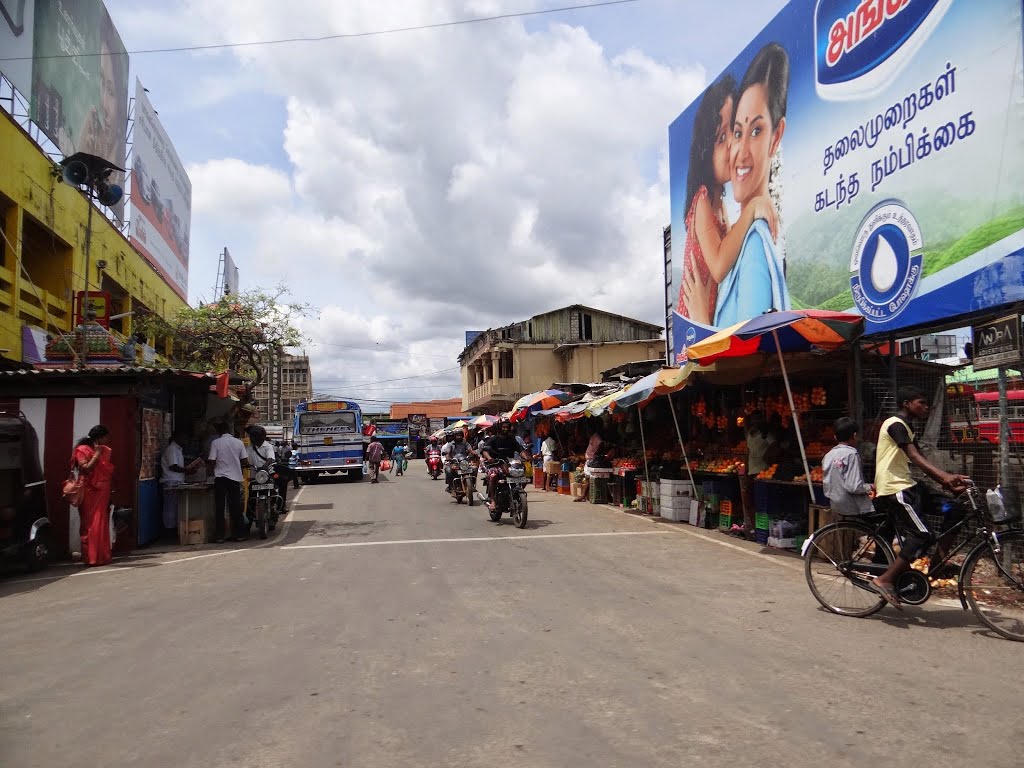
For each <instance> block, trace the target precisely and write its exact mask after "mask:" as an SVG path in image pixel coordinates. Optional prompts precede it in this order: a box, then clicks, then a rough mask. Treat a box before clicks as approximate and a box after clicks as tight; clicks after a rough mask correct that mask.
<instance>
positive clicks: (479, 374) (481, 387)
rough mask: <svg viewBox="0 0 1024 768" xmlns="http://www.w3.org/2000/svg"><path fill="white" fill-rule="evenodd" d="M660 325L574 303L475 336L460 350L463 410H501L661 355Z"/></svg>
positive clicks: (588, 381)
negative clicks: (526, 398)
mask: <svg viewBox="0 0 1024 768" xmlns="http://www.w3.org/2000/svg"><path fill="white" fill-rule="evenodd" d="M661 331H662V328H661V326H658V325H653V324H651V323H645V322H643V321H642V320H634V319H632V318H629V317H623V316H622V315H616V314H613V313H611V312H604V311H602V310H599V309H593V308H591V307H585V306H583V305H582V304H573V305H572V306H569V307H563V308H562V309H555V310H552V311H550V312H544V313H542V314H539V315H534V316H533V317H531V318H530V319H529V320H523V321H522V322H518V323H512V324H511V325H507V326H505V327H504V328H498V329H492V330H487V331H484V332H483V333H481V334H480V335H479V336H477V337H476V338H474V339H473V340H472V341H471V342H470V343H469V344H468V345H467V346H466V348H465V349H463V350H462V354H460V355H459V365H460V367H461V368H462V409H463V410H464V411H469V412H473V413H492V414H494V413H501V412H504V411H507V410H509V408H511V406H512V404H513V403H514V402H515V401H516V400H517V399H518V398H520V397H522V396H523V395H526V394H529V393H530V392H537V391H539V390H542V389H547V388H549V387H550V386H551V384H552V383H553V382H556V381H557V382H565V383H568V384H587V383H591V382H596V381H600V380H601V372H602V371H606V370H609V369H610V368H615V367H616V366H619V365H622V364H623V363H628V362H632V361H635V360H657V359H664V357H665V341H664V339H662V338H661Z"/></svg>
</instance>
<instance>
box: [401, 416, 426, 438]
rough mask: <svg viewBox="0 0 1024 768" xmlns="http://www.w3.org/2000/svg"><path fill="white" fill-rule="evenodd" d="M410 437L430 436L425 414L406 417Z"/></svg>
mask: <svg viewBox="0 0 1024 768" xmlns="http://www.w3.org/2000/svg"><path fill="white" fill-rule="evenodd" d="M407 420H408V422H409V434H410V435H424V436H425V435H428V434H430V420H429V419H428V418H427V414H425V413H410V414H409V416H408V417H407Z"/></svg>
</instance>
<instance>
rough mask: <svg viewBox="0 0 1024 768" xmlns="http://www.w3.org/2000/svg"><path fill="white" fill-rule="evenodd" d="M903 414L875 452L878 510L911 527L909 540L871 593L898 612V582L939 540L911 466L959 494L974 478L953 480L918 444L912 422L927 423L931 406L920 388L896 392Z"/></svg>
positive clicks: (882, 434)
mask: <svg viewBox="0 0 1024 768" xmlns="http://www.w3.org/2000/svg"><path fill="white" fill-rule="evenodd" d="M896 402H897V403H898V404H899V408H900V409H899V410H898V411H897V412H896V415H895V416H890V417H889V418H888V419H886V420H885V421H884V422H882V427H881V429H880V430H879V432H878V447H877V449H876V450H875V489H876V492H877V494H878V496H877V497H876V498H875V508H876V509H877V510H878V511H879V512H888V513H889V515H890V516H891V517H892V518H893V519H894V520H896V522H897V525H899V526H900V527H901V528H905V529H906V531H907V536H906V538H905V539H904V540H903V545H902V547H900V553H899V555H897V556H896V559H895V560H894V561H893V563H892V565H890V566H889V568H888V570H886V572H885V573H883V574H882V575H881V576H878V577H877V578H876V579H875V580H874V581H872V582H871V584H870V585H871V588H872V589H874V590H875V591H876V592H877V593H878V594H879V595H881V596H882V597H884V598H885V599H886V600H887V601H888V602H889V603H890V604H891V605H892V606H893V607H894V608H898V609H899V610H903V607H902V606H901V605H900V599H899V595H898V594H897V592H896V579H897V578H899V576H900V575H901V574H903V573H905V572H906V571H908V570H910V564H911V563H912V562H914V560H916V559H917V558H918V557H920V556H921V555H923V554H924V552H925V551H926V550H927V549H928V547H929V546H931V544H932V543H933V542H934V541H935V535H934V534H933V533H932V532H931V530H929V528H928V526H927V525H925V524H924V521H923V519H922V510H923V508H924V488H923V487H922V486H920V485H919V484H918V483H916V482H914V479H913V477H911V475H910V464H911V463H913V464H915V465H916V466H917V467H918V468H919V469H920V470H921V471H922V472H924V473H925V474H926V475H928V476H929V477H931V478H932V479H933V480H935V482H937V483H938V484H939V485H941V486H942V487H943V488H946V489H947V490H949V491H952V492H954V493H959V492H960V491H962V490H963V489H964V488H966V487H967V482H968V481H969V480H970V478H968V477H965V476H963V475H951V474H950V473H949V472H945V471H943V470H942V469H940V468H939V467H937V466H935V465H934V464H932V463H931V462H930V461H928V460H927V459H926V458H925V457H924V456H923V455H922V454H921V450H920V448H919V447H918V444H917V437H916V436H915V435H914V431H913V429H912V428H911V420H912V419H924V418H925V417H926V416H927V415H928V411H929V406H928V402H927V401H926V400H925V398H924V394H923V393H922V392H921V391H920V390H918V389H915V388H914V387H900V389H899V391H898V392H897V393H896Z"/></svg>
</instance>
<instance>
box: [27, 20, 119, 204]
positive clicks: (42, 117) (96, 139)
mask: <svg viewBox="0 0 1024 768" xmlns="http://www.w3.org/2000/svg"><path fill="white" fill-rule="evenodd" d="M15 5H16V4H15ZM35 6H36V12H35V29H34V31H33V39H34V49H33V50H34V55H35V57H36V58H35V62H34V66H33V68H32V120H33V121H34V122H35V124H36V125H38V126H39V128H40V130H42V132H43V133H45V134H46V135H47V136H49V137H50V139H51V140H52V141H53V143H54V144H56V145H57V146H58V147H59V148H60V151H61V152H63V153H64V155H65V156H68V155H73V154H75V153H76V152H88V153H89V154H91V155H96V156H97V157H102V158H103V159H104V160H107V161H108V162H110V163H112V164H113V165H116V166H117V167H118V168H124V163H125V131H126V129H127V125H128V54H127V53H125V49H124V45H123V44H122V43H121V36H120V35H119V34H118V33H117V29H116V28H115V27H114V24H113V22H112V21H111V20H110V14H109V13H107V9H106V7H105V6H104V5H103V2H102V0H78V1H77V2H74V3H68V2H63V1H62V0H36V3H35ZM108 180H109V181H110V182H111V183H113V184H118V185H120V186H122V187H123V186H124V174H123V173H120V172H117V171H115V172H114V173H113V174H111V175H110V177H109V178H108ZM112 210H113V211H114V213H115V214H117V216H118V218H120V219H121V220H124V199H123V198H122V200H121V202H119V203H117V205H115V206H113V207H112Z"/></svg>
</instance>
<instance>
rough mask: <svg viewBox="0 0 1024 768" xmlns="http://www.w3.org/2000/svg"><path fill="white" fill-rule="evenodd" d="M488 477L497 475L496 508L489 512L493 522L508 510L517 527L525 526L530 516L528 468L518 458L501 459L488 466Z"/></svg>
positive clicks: (495, 486) (495, 487)
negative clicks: (527, 496) (527, 490)
mask: <svg viewBox="0 0 1024 768" xmlns="http://www.w3.org/2000/svg"><path fill="white" fill-rule="evenodd" d="M487 475H488V478H490V477H493V476H495V475H496V476H497V478H498V481H497V482H496V483H495V484H494V509H493V511H491V512H489V515H490V518H491V522H492V523H497V522H498V521H500V520H501V516H502V514H504V513H505V512H508V514H509V516H510V517H511V518H512V522H513V524H514V525H515V526H516V528H525V527H526V520H527V517H528V514H529V513H528V508H527V506H528V505H527V501H526V484H527V482H529V478H527V477H526V468H525V467H524V466H523V462H522V461H521V460H520V459H518V458H513V459H508V460H506V459H499V460H498V461H495V462H493V463H491V464H489V465H488V466H487Z"/></svg>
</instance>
